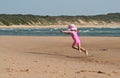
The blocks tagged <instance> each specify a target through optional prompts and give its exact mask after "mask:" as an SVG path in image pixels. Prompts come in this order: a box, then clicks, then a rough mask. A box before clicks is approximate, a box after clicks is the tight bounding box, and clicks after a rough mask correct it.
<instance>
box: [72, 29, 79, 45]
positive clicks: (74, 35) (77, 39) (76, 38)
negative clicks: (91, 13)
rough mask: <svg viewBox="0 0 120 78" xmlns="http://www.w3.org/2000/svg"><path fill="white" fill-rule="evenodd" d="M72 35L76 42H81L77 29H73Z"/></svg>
mask: <svg viewBox="0 0 120 78" xmlns="http://www.w3.org/2000/svg"><path fill="white" fill-rule="evenodd" d="M71 36H72V38H73V40H74V44H80V40H79V37H78V35H77V32H76V31H71Z"/></svg>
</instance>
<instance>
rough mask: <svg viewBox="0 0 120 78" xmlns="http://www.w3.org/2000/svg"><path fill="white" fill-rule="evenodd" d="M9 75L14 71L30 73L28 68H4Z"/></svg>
mask: <svg viewBox="0 0 120 78" xmlns="http://www.w3.org/2000/svg"><path fill="white" fill-rule="evenodd" d="M5 70H6V71H7V72H8V74H9V75H10V76H12V74H14V73H30V70H29V69H12V68H6V69H5Z"/></svg>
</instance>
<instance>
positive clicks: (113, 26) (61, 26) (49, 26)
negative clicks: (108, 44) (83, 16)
mask: <svg viewBox="0 0 120 78" xmlns="http://www.w3.org/2000/svg"><path fill="white" fill-rule="evenodd" d="M67 27H68V25H45V26H38V25H33V26H32V25H12V26H0V28H67ZM76 27H78V28H93V27H94V28H120V25H106V26H105V25H96V26H95V25H85V26H79V25H76Z"/></svg>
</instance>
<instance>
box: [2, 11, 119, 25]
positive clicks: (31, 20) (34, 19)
mask: <svg viewBox="0 0 120 78" xmlns="http://www.w3.org/2000/svg"><path fill="white" fill-rule="evenodd" d="M79 20H82V21H84V22H86V23H87V22H88V23H89V22H92V21H96V22H97V23H99V24H103V22H104V23H106V24H109V23H112V22H115V23H119V22H120V13H109V14H106V15H95V16H38V15H21V14H0V25H7V26H10V25H60V24H61V25H64V24H69V23H75V24H79V25H80V24H81V22H80V21H79Z"/></svg>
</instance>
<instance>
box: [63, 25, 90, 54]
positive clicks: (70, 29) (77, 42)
mask: <svg viewBox="0 0 120 78" xmlns="http://www.w3.org/2000/svg"><path fill="white" fill-rule="evenodd" d="M61 32H63V33H65V34H71V36H72V38H73V40H74V42H73V44H72V48H73V49H76V50H78V51H79V52H80V53H81V51H83V52H84V53H85V54H86V55H88V52H87V51H86V50H85V49H84V48H82V47H81V44H80V40H79V37H78V34H77V28H76V27H75V25H74V24H70V25H68V30H65V31H64V30H61ZM76 45H77V47H75V46H76Z"/></svg>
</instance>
